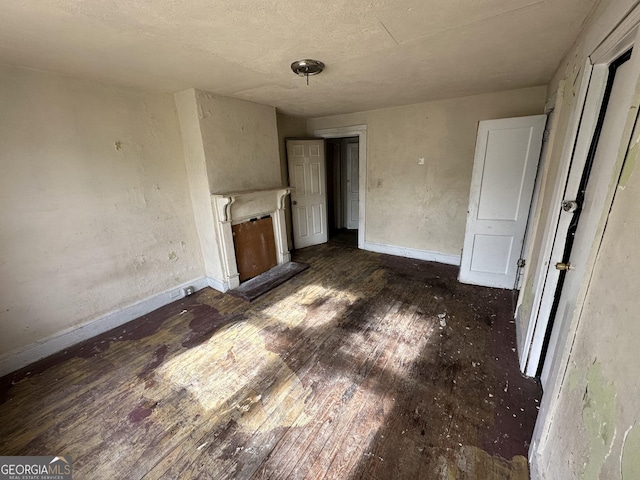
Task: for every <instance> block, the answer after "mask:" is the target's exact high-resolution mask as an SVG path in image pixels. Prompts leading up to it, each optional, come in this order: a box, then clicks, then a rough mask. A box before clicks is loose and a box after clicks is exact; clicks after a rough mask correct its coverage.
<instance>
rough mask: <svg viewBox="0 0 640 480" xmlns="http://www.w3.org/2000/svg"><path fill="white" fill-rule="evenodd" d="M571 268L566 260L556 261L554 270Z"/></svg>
mask: <svg viewBox="0 0 640 480" xmlns="http://www.w3.org/2000/svg"><path fill="white" fill-rule="evenodd" d="M571 269H573V267H572V266H571V263H570V262H567V263H562V262H558V263H556V270H560V271H567V270H571Z"/></svg>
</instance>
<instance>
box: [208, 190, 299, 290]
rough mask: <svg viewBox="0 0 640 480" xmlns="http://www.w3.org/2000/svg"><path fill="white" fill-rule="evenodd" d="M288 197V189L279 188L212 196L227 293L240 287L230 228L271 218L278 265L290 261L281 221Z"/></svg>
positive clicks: (282, 220) (283, 221)
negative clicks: (258, 219)
mask: <svg viewBox="0 0 640 480" xmlns="http://www.w3.org/2000/svg"><path fill="white" fill-rule="evenodd" d="M289 193H291V189H290V188H289V187H278V188H270V189H264V190H247V191H241V192H228V193H214V194H212V195H211V204H212V207H213V216H214V220H215V224H216V229H217V231H218V239H219V243H220V253H221V260H222V266H223V270H224V275H225V277H226V278H225V281H226V283H227V284H228V285H229V288H230V289H233V288H236V287H238V286H239V285H240V278H239V277H240V274H239V273H238V264H237V261H236V253H235V249H234V243H233V232H232V229H231V226H232V225H236V224H238V223H242V222H248V221H250V220H251V219H253V218H262V217H264V216H266V215H270V216H271V217H272V218H273V235H274V238H275V242H276V257H277V260H278V265H282V264H283V263H287V262H289V261H290V260H291V254H290V253H289V247H288V245H287V229H286V224H285V218H284V203H285V198H286V196H287V195H289Z"/></svg>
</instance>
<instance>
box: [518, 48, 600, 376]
mask: <svg viewBox="0 0 640 480" xmlns="http://www.w3.org/2000/svg"><path fill="white" fill-rule="evenodd" d="M592 69H593V66H592V65H591V62H589V60H587V61H586V62H585V66H584V74H583V77H582V83H581V85H580V91H579V93H578V100H577V105H580V107H577V108H576V109H575V110H574V111H573V112H572V113H571V115H572V117H571V120H570V128H569V129H568V134H567V136H566V137H565V138H566V141H565V143H564V145H563V150H562V160H561V164H560V167H559V170H558V175H557V177H556V182H555V185H554V189H553V198H552V200H551V207H550V208H549V213H548V216H547V221H546V224H545V229H544V231H545V232H546V235H545V237H544V241H543V244H542V245H541V247H542V248H541V250H542V252H543V254H542V255H540V257H539V260H538V265H537V267H536V270H535V271H536V272H538V269H540V270H541V273H540V274H539V276H538V278H537V282H536V283H535V286H534V292H535V293H534V297H533V303H532V306H531V316H530V319H529V323H528V325H529V328H528V329H527V336H526V340H525V342H524V348H523V350H522V352H521V353H522V356H521V358H520V365H521V367H520V368H521V370H522V372H523V373H524V374H525V375H528V376H530V377H533V376H535V374H536V371H537V369H538V363H539V362H540V353H541V351H542V343H543V340H544V333H545V332H544V331H543V330H544V329H545V327H546V324H547V323H548V321H549V318H548V313H549V312H550V311H551V306H552V304H553V298H554V295H555V290H556V289H555V287H556V285H557V282H558V271H557V270H556V269H555V268H552V266H551V259H552V253H553V245H554V242H555V238H556V232H557V231H558V222H559V221H560V214H561V212H562V210H561V208H560V204H561V202H562V199H563V197H564V193H565V186H566V185H567V180H568V177H569V167H570V166H571V159H572V158H573V156H574V146H575V145H576V144H577V143H578V142H579V140H577V137H578V129H579V128H580V130H581V132H586V131H587V130H589V132H590V133H589V135H590V136H589V142H588V144H587V149H588V146H589V144H590V139H591V136H593V131H594V130H595V122H596V121H597V113H598V111H599V107H598V110H597V111H596V113H595V114H594V113H593V111H592V108H589V106H588V103H587V91H588V90H589V84H590V81H591V76H592ZM592 98H594V100H595V97H592ZM583 111H584V112H585V113H584V116H583ZM587 124H588V126H587ZM577 152H578V149H577V148H576V153H577ZM554 205H555V206H556V208H553V206H554ZM548 282H549V283H548ZM544 312H547V313H546V314H547V317H546V319H545V317H544ZM539 320H540V322H539ZM539 323H540V324H539ZM536 332H538V333H537V334H536ZM535 337H538V339H536V338H535Z"/></svg>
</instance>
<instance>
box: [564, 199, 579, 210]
mask: <svg viewBox="0 0 640 480" xmlns="http://www.w3.org/2000/svg"><path fill="white" fill-rule="evenodd" d="M577 209H578V202H576V201H575V200H564V201H563V202H562V210H564V211H565V212H569V213H572V212H575V211H576V210H577Z"/></svg>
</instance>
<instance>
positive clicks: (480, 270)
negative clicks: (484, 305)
mask: <svg viewBox="0 0 640 480" xmlns="http://www.w3.org/2000/svg"><path fill="white" fill-rule="evenodd" d="M546 120H547V117H546V115H533V116H529V117H517V118H505V119H500V120H485V121H482V122H480V124H479V126H478V138H477V142H476V153H475V157H474V164H473V173H472V178H471V190H470V192H469V209H468V213H467V228H466V231H465V237H464V248H463V251H462V261H461V265H460V275H459V280H460V281H461V282H463V283H470V284H473V285H484V286H487V287H498V288H514V285H515V282H516V273H517V269H518V259H519V257H520V252H521V250H522V242H523V241H524V233H525V230H526V226H527V219H528V214H529V207H530V204H531V196H532V194H533V187H534V184H535V179H536V171H537V167H538V161H539V159H540V148H541V146H542V135H543V133H544V127H545V123H546Z"/></svg>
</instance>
